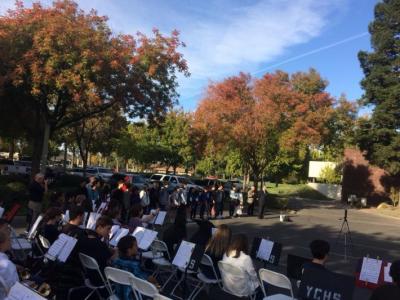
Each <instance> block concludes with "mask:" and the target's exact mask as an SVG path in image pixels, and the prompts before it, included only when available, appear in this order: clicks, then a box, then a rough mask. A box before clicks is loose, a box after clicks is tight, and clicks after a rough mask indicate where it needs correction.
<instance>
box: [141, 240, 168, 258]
mask: <svg viewBox="0 0 400 300" xmlns="http://www.w3.org/2000/svg"><path fill="white" fill-rule="evenodd" d="M159 242H160V241H159V240H157V239H155V240H154V241H153V242H152V243H151V245H150V251H146V252H143V253H142V258H144V259H154V258H160V257H163V253H162V251H160V250H159V249H158V248H159Z"/></svg>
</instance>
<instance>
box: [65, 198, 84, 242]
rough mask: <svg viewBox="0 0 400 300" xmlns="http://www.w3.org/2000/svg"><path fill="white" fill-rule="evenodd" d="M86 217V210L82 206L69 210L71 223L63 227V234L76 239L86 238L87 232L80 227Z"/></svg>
mask: <svg viewBox="0 0 400 300" xmlns="http://www.w3.org/2000/svg"><path fill="white" fill-rule="evenodd" d="M84 217H85V210H84V209H83V207H82V206H73V207H71V209H70V210H69V222H68V223H67V224H66V225H64V226H63V228H62V230H61V232H62V233H65V234H67V235H69V236H72V237H74V238H76V239H78V240H79V239H80V238H82V237H84V236H85V231H84V230H83V229H82V228H80V227H79V226H80V225H81V224H82V223H83V219H84Z"/></svg>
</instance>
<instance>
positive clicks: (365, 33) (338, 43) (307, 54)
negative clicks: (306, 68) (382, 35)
mask: <svg viewBox="0 0 400 300" xmlns="http://www.w3.org/2000/svg"><path fill="white" fill-rule="evenodd" d="M368 34H369V33H368V32H363V33H359V34H356V35H353V36H350V37H348V38H345V39H343V40H341V41H338V42H335V43H332V44H329V45H326V46H323V47H320V48H317V49H314V50H311V51H308V52H305V53H303V54H300V55H297V56H294V57H291V58H288V59H285V60H284V61H281V62H279V63H275V64H273V65H270V66H268V67H265V68H263V69H260V70H257V71H254V72H251V74H252V75H255V74H258V73H261V72H265V71H267V70H270V69H273V68H276V67H279V66H281V65H284V64H287V63H289V62H292V61H295V60H298V59H300V58H303V57H306V56H309V55H312V54H315V53H318V52H321V51H324V50H327V49H330V48H333V47H336V46H339V45H342V44H345V43H347V42H350V41H353V40H356V39H359V38H362V37H364V36H367V35H368Z"/></svg>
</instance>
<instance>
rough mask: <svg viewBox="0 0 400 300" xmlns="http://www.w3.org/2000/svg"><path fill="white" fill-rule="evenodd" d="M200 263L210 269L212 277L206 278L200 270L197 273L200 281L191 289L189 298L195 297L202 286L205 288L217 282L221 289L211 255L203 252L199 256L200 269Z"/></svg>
mask: <svg viewBox="0 0 400 300" xmlns="http://www.w3.org/2000/svg"><path fill="white" fill-rule="evenodd" d="M202 265H203V266H205V267H207V268H209V269H210V270H212V273H213V276H214V278H208V277H207V276H206V275H204V274H203V273H202V272H201V271H200V272H199V273H197V278H198V279H199V280H200V282H199V284H198V285H197V286H196V287H195V289H194V290H193V292H192V294H191V296H190V297H189V299H195V298H196V297H197V295H198V294H199V293H200V292H201V290H202V289H203V288H206V289H207V288H209V287H210V286H211V285H213V284H218V286H219V287H220V288H221V289H222V280H221V279H220V278H219V276H218V274H217V271H216V270H215V267H214V263H213V261H212V259H211V257H210V256H208V255H207V254H203V257H202V258H201V261H200V270H201V266H202Z"/></svg>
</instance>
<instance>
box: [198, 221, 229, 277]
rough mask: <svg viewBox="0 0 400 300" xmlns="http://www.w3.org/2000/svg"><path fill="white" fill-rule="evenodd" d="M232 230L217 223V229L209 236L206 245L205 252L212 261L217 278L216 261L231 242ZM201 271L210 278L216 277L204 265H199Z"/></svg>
mask: <svg viewBox="0 0 400 300" xmlns="http://www.w3.org/2000/svg"><path fill="white" fill-rule="evenodd" d="M231 237H232V232H231V230H230V228H229V227H228V226H227V225H225V224H222V225H219V226H218V227H217V231H216V232H215V234H214V235H213V236H212V237H211V239H210V241H209V242H208V244H207V246H206V251H205V254H207V255H208V256H209V257H210V258H211V260H212V261H213V265H214V269H215V271H216V273H217V276H218V278H220V277H221V274H220V272H219V268H218V262H219V261H220V260H222V258H223V256H224V253H225V252H226V251H227V250H228V247H229V244H230V242H231ZM200 269H201V272H202V273H203V274H204V275H206V276H207V277H208V278H210V279H216V278H215V275H214V272H213V271H212V269H211V268H210V267H208V266H205V265H202V264H201V265H200Z"/></svg>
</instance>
